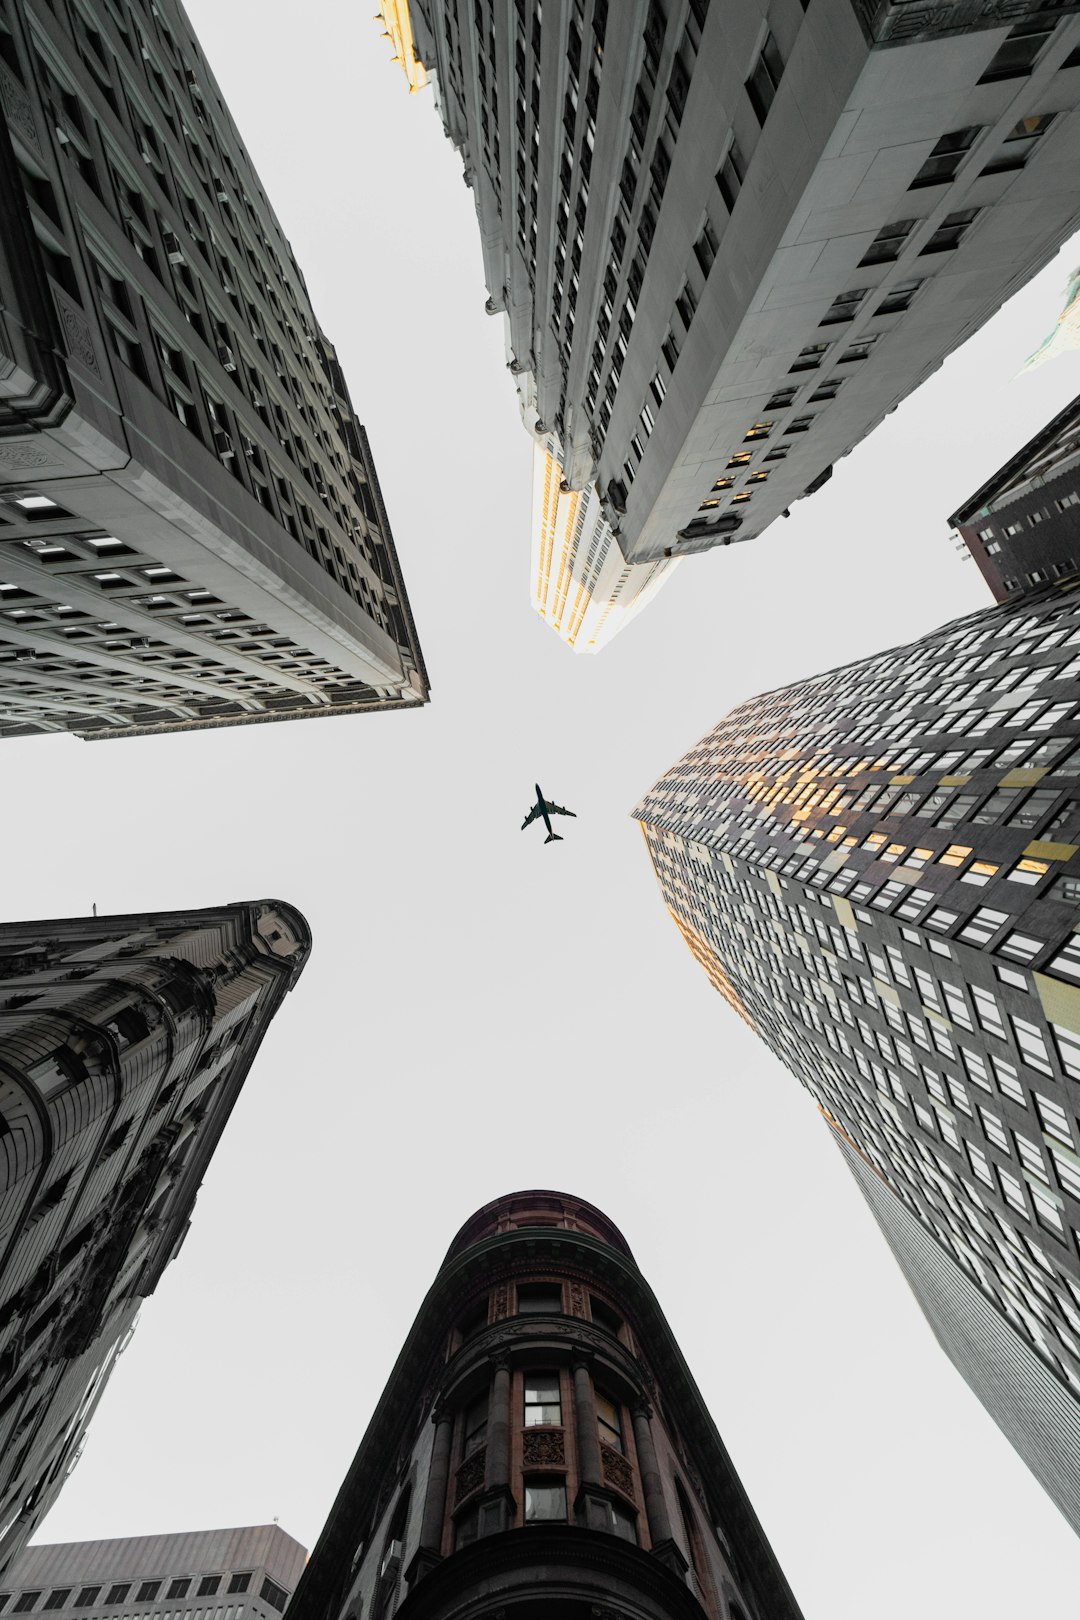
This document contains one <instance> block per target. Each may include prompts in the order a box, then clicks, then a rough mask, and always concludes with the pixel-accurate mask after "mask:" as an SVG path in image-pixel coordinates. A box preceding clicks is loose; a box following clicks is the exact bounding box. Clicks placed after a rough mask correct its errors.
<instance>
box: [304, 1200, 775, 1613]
mask: <svg viewBox="0 0 1080 1620" xmlns="http://www.w3.org/2000/svg"><path fill="white" fill-rule="evenodd" d="M289 1614H290V1620H360V1617H361V1616H362V1617H363V1620H388V1617H389V1616H390V1615H399V1616H400V1620H445V1617H448V1616H451V1615H454V1616H465V1615H467V1616H469V1617H475V1620H488V1617H491V1620H494V1617H496V1616H498V1617H502V1620H593V1617H595V1616H597V1615H601V1616H603V1617H605V1620H631V1617H633V1620H705V1617H706V1616H707V1617H709V1620H799V1609H798V1606H797V1605H796V1603H795V1600H794V1598H793V1597H792V1595H791V1592H790V1590H789V1588H788V1585H787V1582H786V1581H785V1579H784V1576H783V1574H782V1572H781V1570H780V1568H779V1566H778V1565H777V1562H776V1559H775V1557H774V1556H773V1553H772V1550H771V1549H770V1547H769V1544H768V1542H767V1540H766V1539H765V1535H764V1533H763V1531H762V1529H761V1526H760V1524H759V1523H758V1521H757V1519H756V1517H755V1515H754V1512H753V1509H752V1508H751V1506H750V1503H749V1502H748V1500H747V1498H746V1493H745V1491H744V1490H743V1488H742V1485H741V1484H740V1482H739V1477H738V1475H737V1474H736V1472H735V1469H734V1467H733V1466H732V1463H731V1459H730V1458H729V1456H728V1454H727V1452H726V1451H725V1449H724V1446H723V1442H722V1441H721V1439H720V1436H719V1435H718V1434H717V1432H716V1429H715V1427H714V1425H713V1422H712V1419H711V1417H710V1416H709V1413H708V1411H707V1410H706V1408H705V1405H704V1402H703V1401H702V1398H701V1395H700V1393H699V1391H698V1389H697V1387H696V1385H695V1384H694V1381H693V1379H692V1378H691V1376H690V1374H689V1372H688V1370H687V1368H686V1364H685V1362H684V1361H683V1359H682V1356H681V1355H680V1353H679V1347H678V1345H677V1344H676V1342H675V1340H674V1338H673V1337H672V1333H671V1329H670V1328H669V1327H668V1325H667V1322H666V1321H665V1319H664V1317H663V1315H662V1314H661V1311H660V1308H659V1306H658V1305H657V1302H656V1299H655V1298H654V1296H653V1294H652V1291H651V1290H650V1288H649V1286H648V1284H647V1283H646V1282H645V1280H644V1278H643V1277H642V1275H641V1273H640V1272H639V1271H638V1269H637V1266H636V1265H635V1263H634V1260H633V1257H632V1256H631V1254H630V1251H629V1249H628V1248H627V1245H626V1241H625V1239H624V1238H623V1237H622V1235H621V1234H620V1233H619V1232H618V1230H617V1229H616V1228H615V1227H614V1226H613V1225H612V1224H611V1222H610V1221H609V1220H608V1219H607V1217H606V1216H604V1215H602V1214H601V1213H600V1211H599V1210H597V1209H594V1208H593V1207H592V1205H590V1204H586V1203H583V1202H582V1201H581V1200H580V1199H576V1198H570V1197H567V1196H565V1195H563V1194H560V1193H551V1192H522V1193H516V1194H513V1195H512V1196H509V1197H506V1198H500V1199H498V1200H496V1201H495V1202H494V1203H492V1204H488V1205H486V1206H485V1208H483V1209H482V1210H480V1211H479V1212H478V1213H477V1214H476V1215H474V1216H473V1217H472V1219H471V1220H469V1221H467V1222H466V1224H465V1226H464V1227H463V1228H462V1229H461V1231H460V1232H459V1233H458V1235H457V1237H456V1238H455V1239H454V1242H453V1243H452V1244H451V1246H450V1250H449V1253H448V1254H447V1256H446V1259H445V1261H444V1262H443V1265H442V1268H441V1270H440V1271H439V1274H438V1276H437V1277H436V1279H435V1282H434V1283H433V1285H432V1287H431V1290H430V1292H429V1293H428V1295H427V1298H426V1299H425V1300H424V1303H423V1304H422V1306H421V1307H420V1312H419V1315H418V1316H417V1318H416V1321H415V1323H414V1324H413V1327H412V1329H411V1331H410V1333H409V1337H408V1339H407V1341H406V1343H405V1345H404V1348H403V1349H402V1352H401V1355H400V1356H399V1358H398V1361H397V1364H396V1365H395V1367H394V1370H393V1372H392V1373H391V1375H390V1380H389V1383H388V1384H387V1386H386V1389H385V1390H384V1392H383V1395H382V1398H381V1399H380V1401H379V1404H378V1406H377V1408H376V1410H375V1414H374V1416H373V1418H372V1420H371V1423H370V1425H369V1427H368V1431H367V1434H366V1435H365V1436H364V1439H363V1441H362V1442H361V1445H360V1449H359V1451H358V1452H357V1454H356V1459H355V1461H354V1463H353V1465H352V1467H351V1468H350V1470H349V1473H348V1475H347V1476H346V1479H345V1482H344V1484H343V1485H342V1487H341V1490H340V1492H339V1493H338V1498H337V1501H336V1502H335V1504H334V1506H333V1508H332V1510H331V1513H330V1517H329V1519H328V1520H327V1523H326V1526H325V1528H324V1530H323V1533H322V1535H321V1536H320V1538H319V1541H318V1544H317V1546H316V1548H315V1551H314V1553H313V1554H312V1557H311V1562H310V1563H309V1565H308V1567H307V1569H306V1571H305V1572H304V1576H303V1578H302V1580H301V1581H300V1584H299V1586H298V1587H297V1590H296V1593H295V1596H294V1598H293V1602H292V1605H291V1607H290V1610H289Z"/></svg>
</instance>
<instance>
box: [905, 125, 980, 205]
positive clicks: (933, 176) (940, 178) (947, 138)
mask: <svg viewBox="0 0 1080 1620" xmlns="http://www.w3.org/2000/svg"><path fill="white" fill-rule="evenodd" d="M981 134H982V129H981V127H980V126H978V125H975V124H973V125H970V126H969V127H968V128H966V129H954V130H950V132H949V134H948V135H943V136H942V137H941V139H940V141H938V143H937V145H936V146H935V147H934V148H933V150H932V151H931V153H930V156H929V157H928V158H927V160H926V162H925V163H924V164H923V166H922V168H921V169H920V170H919V172H918V174H917V175H916V176H915V178H914V180H913V181H912V182H911V185H910V186H909V188H908V189H909V190H910V191H916V190H918V188H919V187H921V186H943V185H945V184H946V182H947V181H949V180H951V179H952V178H953V176H954V175H955V174H956V171H957V169H959V167H960V165H961V163H962V162H963V161H964V158H965V157H966V156H967V154H968V152H970V150H971V148H972V147H973V146H974V145H975V142H976V141H977V140H978V138H979V136H980V135H981Z"/></svg>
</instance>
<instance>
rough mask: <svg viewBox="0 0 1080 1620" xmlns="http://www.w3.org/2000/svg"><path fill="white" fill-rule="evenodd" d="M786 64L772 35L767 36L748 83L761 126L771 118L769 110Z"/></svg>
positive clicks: (751, 102)
mask: <svg viewBox="0 0 1080 1620" xmlns="http://www.w3.org/2000/svg"><path fill="white" fill-rule="evenodd" d="M783 72H784V63H783V58H782V57H781V55H780V51H779V49H778V47H777V44H776V41H775V39H774V38H773V36H772V34H767V35H766V37H765V43H764V45H763V46H762V47H761V55H760V56H759V57H758V59H757V61H756V62H755V63H754V66H753V69H752V71H751V74H750V77H749V78H748V79H747V81H746V94H747V95H748V96H749V98H750V105H751V107H753V109H754V112H755V113H756V114H757V120H758V123H759V124H764V122H765V120H766V118H767V117H768V116H769V108H770V107H771V106H772V104H773V102H774V101H775V99H776V91H777V88H778V86H779V84H780V80H781V78H782V77H783Z"/></svg>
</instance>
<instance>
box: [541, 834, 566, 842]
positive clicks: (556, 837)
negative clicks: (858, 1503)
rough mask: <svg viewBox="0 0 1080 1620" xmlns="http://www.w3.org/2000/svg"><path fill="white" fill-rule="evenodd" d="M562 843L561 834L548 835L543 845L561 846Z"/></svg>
mask: <svg viewBox="0 0 1080 1620" xmlns="http://www.w3.org/2000/svg"><path fill="white" fill-rule="evenodd" d="M562 841H563V836H562V833H548V835H547V837H546V838H545V839H544V843H545V844H561V843H562Z"/></svg>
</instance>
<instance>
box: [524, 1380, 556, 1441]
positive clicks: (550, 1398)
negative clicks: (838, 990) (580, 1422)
mask: <svg viewBox="0 0 1080 1620" xmlns="http://www.w3.org/2000/svg"><path fill="white" fill-rule="evenodd" d="M561 1422H562V1401H561V1398H560V1395H559V1375H558V1373H557V1372H537V1373H526V1374H525V1427H526V1428H527V1429H534V1428H536V1427H538V1426H540V1425H543V1426H547V1425H548V1424H559V1423H561Z"/></svg>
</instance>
